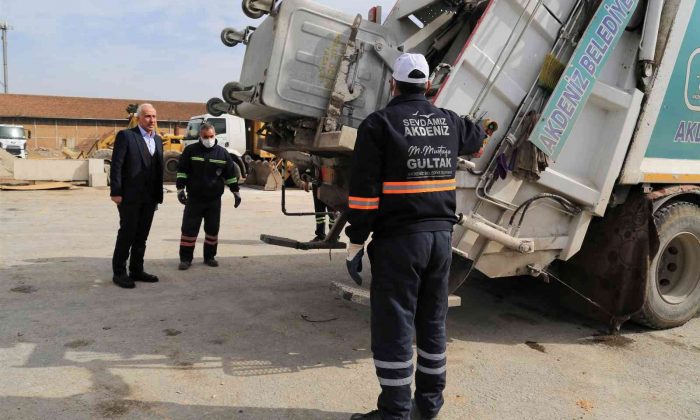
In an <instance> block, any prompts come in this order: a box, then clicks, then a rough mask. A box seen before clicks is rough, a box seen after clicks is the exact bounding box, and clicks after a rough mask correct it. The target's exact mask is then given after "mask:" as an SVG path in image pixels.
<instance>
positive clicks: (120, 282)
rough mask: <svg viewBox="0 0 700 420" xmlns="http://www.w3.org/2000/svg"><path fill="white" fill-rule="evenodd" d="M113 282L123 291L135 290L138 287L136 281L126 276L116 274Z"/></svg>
mask: <svg viewBox="0 0 700 420" xmlns="http://www.w3.org/2000/svg"><path fill="white" fill-rule="evenodd" d="M112 281H113V282H114V284H116V285H117V286H119V287H121V288H123V289H133V288H134V287H136V285H135V284H134V281H133V280H132V279H131V278H129V276H127V275H126V274H115V275H114V276H113V277H112Z"/></svg>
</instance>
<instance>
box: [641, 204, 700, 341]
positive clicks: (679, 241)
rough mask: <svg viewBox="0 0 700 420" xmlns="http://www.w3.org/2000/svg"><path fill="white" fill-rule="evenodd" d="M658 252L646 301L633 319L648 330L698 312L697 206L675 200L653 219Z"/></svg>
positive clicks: (699, 250)
mask: <svg viewBox="0 0 700 420" xmlns="http://www.w3.org/2000/svg"><path fill="white" fill-rule="evenodd" d="M654 218H655V222H656V227H657V229H658V232H659V250H658V252H657V253H656V255H655V256H654V258H653V260H652V263H651V266H650V267H649V274H648V275H647V286H646V298H645V301H644V306H642V310H641V312H640V313H639V314H638V315H636V317H635V320H636V321H637V322H639V323H641V324H644V325H646V326H649V327H651V328H657V329H663V328H673V327H677V326H679V325H683V324H685V323H686V322H687V321H688V320H690V319H691V318H692V317H694V316H695V314H697V313H698V310H700V207H699V206H698V205H696V204H693V203H690V202H686V201H677V202H674V203H671V204H669V205H667V206H664V207H662V208H661V209H660V210H658V211H657V212H656V214H655V216H654Z"/></svg>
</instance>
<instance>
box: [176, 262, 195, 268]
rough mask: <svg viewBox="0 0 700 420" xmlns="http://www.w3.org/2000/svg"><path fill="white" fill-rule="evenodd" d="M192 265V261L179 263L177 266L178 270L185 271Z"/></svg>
mask: <svg viewBox="0 0 700 420" xmlns="http://www.w3.org/2000/svg"><path fill="white" fill-rule="evenodd" d="M191 265H192V261H180V264H179V265H178V266H177V269H178V270H187V269H188V268H190V266H191Z"/></svg>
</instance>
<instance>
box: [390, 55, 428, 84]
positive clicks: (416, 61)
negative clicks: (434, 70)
mask: <svg viewBox="0 0 700 420" xmlns="http://www.w3.org/2000/svg"><path fill="white" fill-rule="evenodd" d="M413 70H420V71H421V72H422V73H423V74H424V77H419V78H413V77H409V76H408V75H409V74H410V73H411V72H412V71H413ZM429 74H430V69H429V68H428V62H427V61H426V60H425V57H424V56H423V54H409V53H403V54H401V55H400V56H399V58H397V59H396V61H394V74H392V77H393V78H394V79H395V80H397V81H399V82H406V83H416V84H420V83H425V82H427V81H428V75H429Z"/></svg>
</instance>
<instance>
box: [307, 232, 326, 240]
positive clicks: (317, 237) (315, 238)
mask: <svg viewBox="0 0 700 420" xmlns="http://www.w3.org/2000/svg"><path fill="white" fill-rule="evenodd" d="M325 240H326V235H325V234H323V233H322V234H320V235H319V234H317V235H316V236H314V238H313V239H312V240H311V241H309V242H323V241H325Z"/></svg>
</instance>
